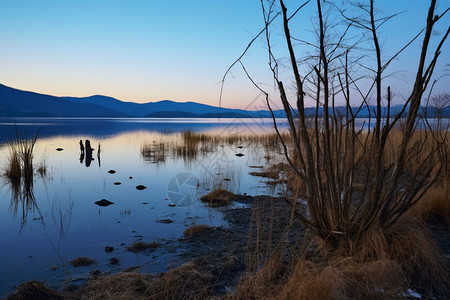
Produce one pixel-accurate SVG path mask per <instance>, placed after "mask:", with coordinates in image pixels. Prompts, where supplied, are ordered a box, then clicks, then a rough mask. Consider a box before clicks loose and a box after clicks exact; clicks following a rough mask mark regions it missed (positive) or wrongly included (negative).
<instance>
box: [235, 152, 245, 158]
mask: <svg viewBox="0 0 450 300" xmlns="http://www.w3.org/2000/svg"><path fill="white" fill-rule="evenodd" d="M236 156H237V157H242V156H244V154H242V153H236Z"/></svg>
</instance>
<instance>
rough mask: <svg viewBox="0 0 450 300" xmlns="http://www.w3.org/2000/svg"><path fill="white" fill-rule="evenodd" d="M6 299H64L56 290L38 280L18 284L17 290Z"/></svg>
mask: <svg viewBox="0 0 450 300" xmlns="http://www.w3.org/2000/svg"><path fill="white" fill-rule="evenodd" d="M5 299H6V300H22V299H23V300H25V299H36V300H39V299H42V300H44V299H45V300H46V299H53V300H57V299H65V297H64V296H63V295H62V294H60V293H59V292H58V291H55V290H51V289H49V288H48V287H46V286H45V284H44V283H42V282H40V281H35V280H31V281H27V282H24V283H22V284H20V285H19V287H18V288H17V291H16V292H15V293H13V294H11V295H9V296H8V297H6V298H5Z"/></svg>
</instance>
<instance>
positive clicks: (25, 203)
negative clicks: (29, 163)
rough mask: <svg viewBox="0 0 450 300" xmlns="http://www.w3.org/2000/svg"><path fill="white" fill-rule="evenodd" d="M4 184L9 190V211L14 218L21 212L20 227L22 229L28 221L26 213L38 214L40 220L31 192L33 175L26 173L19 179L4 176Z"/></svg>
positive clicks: (32, 192) (40, 216)
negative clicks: (5, 183)
mask: <svg viewBox="0 0 450 300" xmlns="http://www.w3.org/2000/svg"><path fill="white" fill-rule="evenodd" d="M6 182H7V185H8V187H9V189H10V190H11V202H10V210H11V213H12V214H13V216H14V217H17V215H18V213H19V211H20V212H21V216H20V218H21V221H20V227H21V228H23V227H24V226H25V225H26V223H27V220H28V212H29V211H32V212H33V213H34V212H35V211H37V212H38V219H42V215H41V214H40V211H39V208H38V206H37V203H36V198H35V196H34V191H33V173H32V172H31V173H27V175H26V176H23V177H21V178H17V177H8V176H6Z"/></svg>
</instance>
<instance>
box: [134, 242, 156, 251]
mask: <svg viewBox="0 0 450 300" xmlns="http://www.w3.org/2000/svg"><path fill="white" fill-rule="evenodd" d="M158 246H159V243H156V242H151V243H146V242H143V241H137V242H134V243H133V244H132V245H131V246H127V247H126V249H127V250H128V251H130V252H133V253H138V252H142V251H144V250H147V249H155V248H157V247H158Z"/></svg>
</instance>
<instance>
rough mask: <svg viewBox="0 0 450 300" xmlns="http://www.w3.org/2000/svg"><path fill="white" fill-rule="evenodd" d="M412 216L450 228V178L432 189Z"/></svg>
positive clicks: (418, 204) (417, 205) (413, 209)
mask: <svg viewBox="0 0 450 300" xmlns="http://www.w3.org/2000/svg"><path fill="white" fill-rule="evenodd" d="M410 214H412V215H414V216H417V217H419V218H420V219H422V220H424V221H430V222H433V221H437V222H440V223H443V224H446V225H447V226H450V176H447V178H445V180H444V181H443V182H440V183H437V184H436V185H435V186H433V187H432V188H430V189H429V190H428V191H427V192H426V193H425V195H423V197H422V198H421V199H420V200H419V202H418V203H417V204H416V205H415V206H414V207H413V208H412V209H411V212H410Z"/></svg>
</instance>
